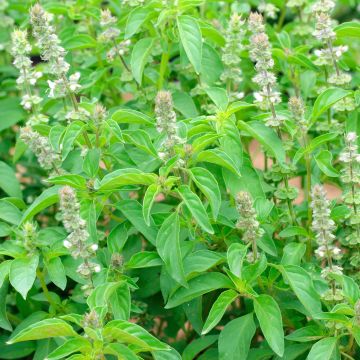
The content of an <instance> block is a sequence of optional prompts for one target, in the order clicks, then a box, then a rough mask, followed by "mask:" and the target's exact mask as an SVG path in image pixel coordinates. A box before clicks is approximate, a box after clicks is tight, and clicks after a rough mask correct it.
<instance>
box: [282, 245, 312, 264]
mask: <svg viewBox="0 0 360 360" xmlns="http://www.w3.org/2000/svg"><path fill="white" fill-rule="evenodd" d="M305 251H306V246H305V244H302V243H295V242H293V243H289V244H286V245H285V247H284V250H283V257H282V259H281V264H283V265H296V266H299V265H300V263H301V260H302V258H303V256H304V254H305Z"/></svg>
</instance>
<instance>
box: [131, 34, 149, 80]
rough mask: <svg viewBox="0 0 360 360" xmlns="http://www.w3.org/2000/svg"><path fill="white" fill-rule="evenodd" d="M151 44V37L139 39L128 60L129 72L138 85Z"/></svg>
mask: <svg viewBox="0 0 360 360" xmlns="http://www.w3.org/2000/svg"><path fill="white" fill-rule="evenodd" d="M153 45H154V39H153V38H144V39H141V40H139V41H138V42H137V43H136V44H135V46H134V48H133V50H132V53H131V60H130V65H131V72H132V74H133V76H134V78H135V80H136V81H137V82H138V84H139V85H141V82H142V77H143V73H144V68H145V64H146V62H147V60H148V58H149V55H150V52H151V49H152V47H153Z"/></svg>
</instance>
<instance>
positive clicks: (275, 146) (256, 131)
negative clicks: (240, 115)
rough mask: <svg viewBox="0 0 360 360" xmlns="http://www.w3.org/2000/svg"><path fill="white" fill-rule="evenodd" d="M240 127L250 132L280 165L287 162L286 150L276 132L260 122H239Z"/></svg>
mask: <svg viewBox="0 0 360 360" xmlns="http://www.w3.org/2000/svg"><path fill="white" fill-rule="evenodd" d="M238 127H239V128H240V129H241V130H244V131H246V132H248V133H249V134H250V135H251V136H253V137H254V138H255V139H256V140H258V141H259V143H260V144H261V145H263V146H264V148H265V149H266V150H267V151H268V152H269V153H270V154H271V155H272V156H274V157H275V158H276V159H277V160H278V161H279V162H280V163H284V162H285V150H284V147H283V144H282V141H281V140H280V139H279V137H278V136H277V135H276V133H275V131H274V130H272V129H271V128H270V127H268V126H266V125H265V124H263V123H261V122H259V121H250V122H244V121H241V120H239V121H238Z"/></svg>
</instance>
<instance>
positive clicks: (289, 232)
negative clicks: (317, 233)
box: [279, 226, 309, 238]
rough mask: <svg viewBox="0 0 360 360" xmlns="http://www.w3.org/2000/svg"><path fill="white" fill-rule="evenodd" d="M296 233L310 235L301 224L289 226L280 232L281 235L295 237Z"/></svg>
mask: <svg viewBox="0 0 360 360" xmlns="http://www.w3.org/2000/svg"><path fill="white" fill-rule="evenodd" d="M296 235H300V236H305V237H306V236H309V235H308V233H307V231H306V230H305V229H304V228H303V227H301V226H288V227H286V228H285V229H284V230H282V231H280V233H279V236H280V237H282V238H287V237H293V236H296Z"/></svg>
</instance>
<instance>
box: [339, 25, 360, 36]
mask: <svg viewBox="0 0 360 360" xmlns="http://www.w3.org/2000/svg"><path fill="white" fill-rule="evenodd" d="M334 31H335V33H336V37H339V38H342V37H360V23H359V22H358V21H349V22H344V23H342V24H339V25H337V26H335V28H334Z"/></svg>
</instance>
